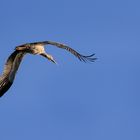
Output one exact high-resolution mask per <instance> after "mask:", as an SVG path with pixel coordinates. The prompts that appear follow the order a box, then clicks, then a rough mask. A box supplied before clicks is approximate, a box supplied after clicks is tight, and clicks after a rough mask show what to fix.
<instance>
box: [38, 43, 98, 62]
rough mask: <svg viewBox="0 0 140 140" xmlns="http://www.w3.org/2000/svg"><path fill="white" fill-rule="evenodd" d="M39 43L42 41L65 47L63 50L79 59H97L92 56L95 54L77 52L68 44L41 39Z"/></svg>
mask: <svg viewBox="0 0 140 140" xmlns="http://www.w3.org/2000/svg"><path fill="white" fill-rule="evenodd" d="M40 43H44V45H47V44H50V45H53V46H56V47H58V48H61V49H65V50H67V51H69V52H70V53H72V54H73V55H75V56H76V57H77V58H78V59H79V60H80V61H84V62H86V61H91V62H94V61H95V60H96V59H97V58H94V57H93V56H94V55H95V54H92V55H87V56H86V55H82V54H80V53H78V52H77V51H75V50H74V49H72V48H70V47H69V46H67V45H64V44H61V43H57V42H53V41H43V42H40Z"/></svg>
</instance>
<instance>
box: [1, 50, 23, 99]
mask: <svg viewBox="0 0 140 140" xmlns="http://www.w3.org/2000/svg"><path fill="white" fill-rule="evenodd" d="M23 56H24V53H23V52H19V51H14V52H13V53H12V54H11V55H10V56H9V58H8V59H7V61H6V63H5V66H4V71H3V74H2V76H1V77H0V97H1V96H3V95H4V93H5V92H6V91H7V90H8V89H9V88H10V87H11V85H12V83H13V81H14V78H15V74H16V72H17V70H18V67H19V65H20V63H21V60H22V58H23Z"/></svg>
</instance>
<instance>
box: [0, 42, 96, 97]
mask: <svg viewBox="0 0 140 140" xmlns="http://www.w3.org/2000/svg"><path fill="white" fill-rule="evenodd" d="M46 45H53V46H56V47H58V48H61V49H65V50H67V51H69V52H70V53H72V54H73V55H74V56H76V57H77V58H78V59H79V60H80V61H83V62H87V61H90V62H94V61H95V60H96V58H95V57H93V56H94V54H92V55H88V56H85V55H81V54H80V53H78V52H77V51H75V50H74V49H72V48H70V47H69V46H67V45H65V44H61V43H57V42H53V41H42V42H34V43H26V44H22V45H20V46H17V47H16V48H15V50H14V52H13V53H12V54H11V55H10V56H9V58H8V59H7V61H6V63H5V66H4V71H3V74H2V75H1V76H0V97H2V96H3V95H4V93H5V92H6V91H7V90H8V89H9V88H10V87H11V85H12V84H13V81H14V79H15V76H16V72H17V70H18V68H19V65H20V63H21V61H22V59H23V57H24V56H25V55H26V54H27V53H29V54H33V55H41V56H43V57H45V58H47V59H48V60H49V61H51V62H53V63H56V61H55V60H54V58H53V56H52V55H50V54H48V53H46V52H45V48H44V47H45V46H46Z"/></svg>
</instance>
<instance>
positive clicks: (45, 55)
mask: <svg viewBox="0 0 140 140" xmlns="http://www.w3.org/2000/svg"><path fill="white" fill-rule="evenodd" d="M40 55H42V56H43V57H45V58H47V59H48V60H49V61H51V62H53V63H55V64H57V62H56V61H55V60H54V58H53V56H52V55H50V54H47V53H41V54H40Z"/></svg>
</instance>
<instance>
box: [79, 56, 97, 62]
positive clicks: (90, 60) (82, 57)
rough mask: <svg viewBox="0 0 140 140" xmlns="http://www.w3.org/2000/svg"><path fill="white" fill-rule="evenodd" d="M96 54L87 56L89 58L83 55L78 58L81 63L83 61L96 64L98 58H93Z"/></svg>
mask: <svg viewBox="0 0 140 140" xmlns="http://www.w3.org/2000/svg"><path fill="white" fill-rule="evenodd" d="M94 55H95V54H91V55H87V56H84V55H81V57H78V58H79V60H80V61H83V62H85V63H86V62H95V60H97V58H96V57H93V56H94Z"/></svg>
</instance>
